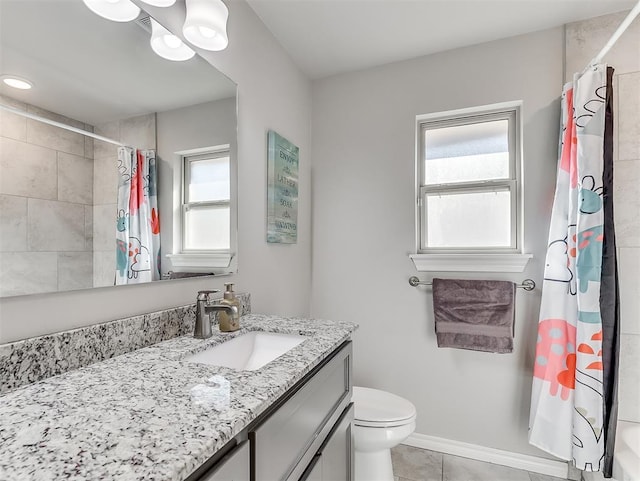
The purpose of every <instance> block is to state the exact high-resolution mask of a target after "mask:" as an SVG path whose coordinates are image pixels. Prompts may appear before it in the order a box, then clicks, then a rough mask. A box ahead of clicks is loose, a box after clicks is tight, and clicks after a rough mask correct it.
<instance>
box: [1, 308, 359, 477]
mask: <svg viewBox="0 0 640 481" xmlns="http://www.w3.org/2000/svg"><path fill="white" fill-rule="evenodd" d="M241 321H242V329H241V330H240V331H237V332H236V333H231V334H229V333H227V334H221V333H216V334H214V336H213V337H212V338H210V339H207V340H199V339H194V338H193V337H191V336H184V337H179V338H175V339H171V340H168V341H164V342H161V343H159V344H156V345H153V346H149V347H146V348H143V349H139V350H137V351H134V352H130V353H128V354H124V355H121V356H118V357H114V358H111V359H108V360H106V361H103V362H99V363H95V364H92V365H90V366H87V367H84V368H80V369H77V370H73V371H69V372H67V373H65V374H62V375H59V376H55V377H51V378H49V379H45V380H43V381H40V382H37V383H34V384H31V385H28V386H23V387H21V388H18V389H14V390H12V391H11V392H8V393H7V394H4V395H3V396H1V397H0V479H2V480H21V481H22V480H48V479H75V480H101V479H105V480H106V479H109V480H163V481H174V480H183V479H185V478H186V477H187V476H188V475H189V474H191V473H192V472H193V471H194V470H195V469H197V468H198V467H199V466H200V465H202V464H203V463H204V462H205V461H206V460H207V459H208V458H209V457H211V456H212V455H213V454H214V453H215V452H216V451H217V450H218V449H220V448H221V447H222V446H224V444H226V443H227V442H228V441H229V440H231V439H232V438H233V437H234V436H235V435H237V434H238V433H240V432H241V431H242V429H243V428H245V427H246V426H247V425H248V424H249V423H251V422H252V421H253V420H255V419H256V417H257V416H258V415H260V414H261V413H262V412H263V411H264V410H265V409H267V408H268V407H269V406H270V405H271V404H272V403H273V402H274V401H275V400H276V399H278V398H279V397H280V396H281V395H282V394H284V393H285V392H286V391H287V389H289V388H290V387H292V386H293V385H294V384H295V383H296V382H297V381H299V380H300V379H302V378H303V377H304V375H305V374H306V373H308V372H309V371H311V369H313V367H314V366H316V365H317V364H318V363H320V362H321V360H322V359H324V358H325V357H326V356H327V355H329V354H330V353H331V352H332V351H333V350H334V349H335V348H336V347H337V346H339V345H340V344H341V343H342V342H344V341H345V340H346V339H348V338H349V337H350V336H351V333H352V332H353V331H354V330H355V328H356V327H357V326H356V325H355V324H352V323H348V322H333V321H321V320H309V319H291V318H286V319H283V318H279V317H274V316H263V315H254V314H250V315H247V316H244V317H243V318H242V320H241ZM255 330H261V331H270V332H284V333H296V334H302V335H305V336H308V338H307V339H306V340H305V341H304V342H303V343H301V344H300V345H298V346H296V347H295V348H293V349H292V350H291V351H289V352H288V353H286V354H284V355H282V356H281V357H279V358H277V359H275V360H274V361H272V362H270V363H269V364H267V365H266V366H264V367H262V368H261V369H259V370H256V371H236V370H233V369H230V368H225V367H217V366H207V365H204V364H197V363H190V362H187V361H183V360H182V358H184V357H185V356H187V355H189V354H191V353H194V352H198V351H201V350H203V349H206V348H207V347H210V346H212V345H215V344H218V343H220V342H223V341H224V340H225V339H228V338H231V337H235V336H237V335H239V334H241V333H243V332H246V331H255ZM216 332H217V330H216Z"/></svg>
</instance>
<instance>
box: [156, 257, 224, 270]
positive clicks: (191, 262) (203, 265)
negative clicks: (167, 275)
mask: <svg viewBox="0 0 640 481" xmlns="http://www.w3.org/2000/svg"><path fill="white" fill-rule="evenodd" d="M167 258H168V259H169V260H170V261H171V268H172V270H173V271H175V272H184V271H185V270H188V271H191V272H206V271H211V270H212V269H216V270H220V269H225V270H228V269H229V267H230V265H231V260H232V259H233V255H232V254H230V253H199V254H195V253H193V254H167Z"/></svg>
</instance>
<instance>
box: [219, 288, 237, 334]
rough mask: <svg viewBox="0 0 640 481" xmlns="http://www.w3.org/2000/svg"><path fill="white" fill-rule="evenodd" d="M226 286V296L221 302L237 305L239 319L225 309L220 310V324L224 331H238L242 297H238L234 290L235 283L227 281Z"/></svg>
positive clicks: (227, 304)
mask: <svg viewBox="0 0 640 481" xmlns="http://www.w3.org/2000/svg"><path fill="white" fill-rule="evenodd" d="M224 287H225V290H224V296H223V298H222V299H221V300H220V304H221V305H223V306H236V309H238V319H234V317H233V316H232V315H231V314H228V313H227V312H225V311H220V312H218V325H219V326H220V331H222V332H232V331H237V330H238V329H240V299H238V298H237V297H236V293H235V292H233V283H231V282H229V283H226V284H225V285H224Z"/></svg>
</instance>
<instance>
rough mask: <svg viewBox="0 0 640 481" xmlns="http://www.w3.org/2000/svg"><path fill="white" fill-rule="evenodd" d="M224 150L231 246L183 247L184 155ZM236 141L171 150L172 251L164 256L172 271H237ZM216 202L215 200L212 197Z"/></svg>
mask: <svg viewBox="0 0 640 481" xmlns="http://www.w3.org/2000/svg"><path fill="white" fill-rule="evenodd" d="M223 152H225V153H226V154H227V155H228V156H229V176H230V179H229V182H230V186H229V187H230V189H229V191H230V192H229V194H230V202H229V208H230V219H229V228H230V248H229V249H218V250H195V249H190V250H185V249H184V246H185V243H184V229H185V225H186V224H185V221H184V215H183V214H184V209H183V203H184V199H185V189H186V187H187V186H188V183H187V180H186V178H185V177H186V176H185V160H184V159H185V157H196V156H197V157H199V158H200V159H202V158H207V157H208V158H210V157H211V155H212V154H214V155H215V153H223ZM235 157H236V154H235V145H232V144H220V145H213V146H210V147H202V148H196V149H189V150H182V151H177V152H174V160H173V172H174V173H175V174H177V173H179V175H174V176H173V232H172V240H173V246H172V249H171V252H172V253H171V254H167V255H166V257H167V258H168V259H169V261H170V263H171V269H172V270H173V271H175V272H203V273H214V274H216V275H227V274H232V273H235V272H236V271H237V257H236V254H235V249H237V242H238V238H237V236H238V232H237V231H238V199H237V176H238V170H237V169H238V166H237V162H236V161H235ZM212 202H217V201H212Z"/></svg>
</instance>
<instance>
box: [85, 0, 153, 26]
mask: <svg viewBox="0 0 640 481" xmlns="http://www.w3.org/2000/svg"><path fill="white" fill-rule="evenodd" d="M82 1H83V2H84V4H85V5H86V6H87V7H88V8H89V10H91V11H92V12H93V13H95V14H96V15H99V16H101V17H102V18H106V19H107V20H113V21H114V22H130V21H131V20H134V19H136V18H137V17H138V15H140V7H138V6H137V5H135V4H134V3H132V2H131V1H130V0H82Z"/></svg>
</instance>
